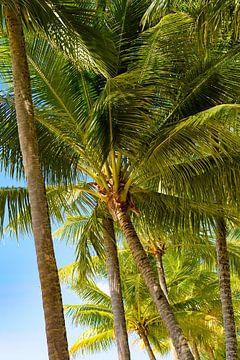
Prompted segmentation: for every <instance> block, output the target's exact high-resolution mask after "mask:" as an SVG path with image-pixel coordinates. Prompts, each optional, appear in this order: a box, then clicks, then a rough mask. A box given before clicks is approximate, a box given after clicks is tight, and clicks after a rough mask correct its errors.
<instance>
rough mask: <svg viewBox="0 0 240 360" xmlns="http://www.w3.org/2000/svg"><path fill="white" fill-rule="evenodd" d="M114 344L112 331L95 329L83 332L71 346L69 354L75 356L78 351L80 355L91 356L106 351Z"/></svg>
mask: <svg viewBox="0 0 240 360" xmlns="http://www.w3.org/2000/svg"><path fill="white" fill-rule="evenodd" d="M113 343H114V330H113V329H110V330H109V329H105V328H102V327H101V328H97V329H96V328H95V329H90V330H87V331H85V332H84V333H83V334H81V336H80V337H79V338H78V340H77V341H76V342H75V343H74V344H73V345H72V346H71V348H70V354H71V355H72V356H76V355H77V353H78V352H79V351H80V352H82V354H85V353H86V354H93V353H95V352H98V351H99V352H102V351H106V350H108V349H109V348H110V347H111V346H112V344H113Z"/></svg>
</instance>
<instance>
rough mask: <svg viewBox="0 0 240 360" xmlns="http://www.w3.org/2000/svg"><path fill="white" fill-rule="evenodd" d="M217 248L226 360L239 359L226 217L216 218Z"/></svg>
mask: <svg viewBox="0 0 240 360" xmlns="http://www.w3.org/2000/svg"><path fill="white" fill-rule="evenodd" d="M216 249H217V263H218V277H219V284H220V298H221V303H222V314H223V322H224V332H225V337H226V360H237V359H238V354H237V337H236V330H235V320H234V311H233V304H232V293H231V283H230V267H229V258H228V251H227V241H226V223H225V220H224V218H218V219H217V220H216Z"/></svg>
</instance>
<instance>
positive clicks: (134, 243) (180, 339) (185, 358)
mask: <svg viewBox="0 0 240 360" xmlns="http://www.w3.org/2000/svg"><path fill="white" fill-rule="evenodd" d="M114 206H116V205H115V204H114V205H113V206H112V207H111V209H112V208H113V207H114ZM122 207H123V206H121V205H120V206H118V208H117V209H115V216H116V218H117V219H118V221H119V224H120V227H121V229H122V231H123V233H124V235H125V237H126V240H127V242H128V245H129V248H130V250H131V252H132V254H133V257H134V259H135V261H136V264H137V266H138V269H139V271H140V273H141V274H142V277H143V279H144V281H145V284H146V286H147V287H148V290H149V292H150V294H151V296H152V298H153V301H154V303H155V305H156V307H157V310H158V312H159V314H160V316H161V318H162V320H163V322H164V324H165V326H166V328H167V330H168V333H169V335H170V337H171V339H172V342H173V345H174V348H175V350H176V352H177V355H178V357H179V359H181V360H193V356H192V353H191V351H190V349H189V346H188V344H187V341H186V338H185V336H184V335H183V332H182V330H181V328H180V326H179V324H178V322H177V320H176V319H175V316H174V314H173V311H172V309H171V308H170V305H169V303H168V301H167V299H166V297H165V295H164V293H163V291H162V289H161V287H160V285H159V284H158V282H157V281H156V279H155V275H154V272H153V270H152V268H151V265H150V263H149V260H148V258H147V255H146V253H145V251H144V249H143V246H142V244H141V242H140V240H139V238H138V235H137V233H136V231H135V229H134V227H133V225H132V222H131V219H130V217H129V215H128V214H127V213H126V211H125V210H123V209H122Z"/></svg>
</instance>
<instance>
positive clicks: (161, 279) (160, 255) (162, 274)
mask: <svg viewBox="0 0 240 360" xmlns="http://www.w3.org/2000/svg"><path fill="white" fill-rule="evenodd" d="M163 254H164V253H163V251H162V250H159V251H156V252H155V253H154V257H155V261H156V265H157V272H158V280H159V284H160V287H161V289H162V291H163V293H164V295H165V296H166V299H167V301H168V302H169V299H168V289H167V283H166V277H165V271H164V267H163V259H162V258H163ZM170 346H171V350H172V355H173V360H179V359H178V356H177V353H176V350H175V349H174V346H173V343H172V341H171V344H170Z"/></svg>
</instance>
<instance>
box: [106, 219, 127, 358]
mask: <svg viewBox="0 0 240 360" xmlns="http://www.w3.org/2000/svg"><path fill="white" fill-rule="evenodd" d="M103 231H104V232H103V240H104V248H105V253H106V262H107V271H108V280H109V288H110V295H111V302H112V311H113V317H114V331H115V336H116V340H117V350H118V358H119V360H130V350H129V345H128V334H127V326H126V320H125V314H124V305H123V298H122V288H121V277H120V269H119V262H118V254H117V246H116V239H115V234H114V226H113V220H112V219H110V218H104V219H103Z"/></svg>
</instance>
